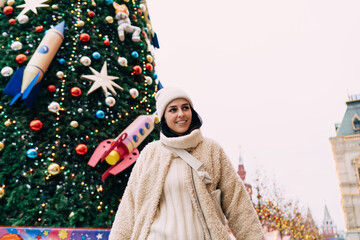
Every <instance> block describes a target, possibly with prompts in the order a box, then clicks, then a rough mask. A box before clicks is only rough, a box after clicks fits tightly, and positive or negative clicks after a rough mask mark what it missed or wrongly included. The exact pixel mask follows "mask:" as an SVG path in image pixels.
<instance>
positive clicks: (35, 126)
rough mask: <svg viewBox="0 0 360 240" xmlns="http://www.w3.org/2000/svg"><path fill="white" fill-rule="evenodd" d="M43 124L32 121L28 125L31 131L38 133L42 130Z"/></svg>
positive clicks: (38, 121)
mask: <svg viewBox="0 0 360 240" xmlns="http://www.w3.org/2000/svg"><path fill="white" fill-rule="evenodd" d="M42 126H43V124H42V122H41V121H40V120H32V121H31V123H30V128H31V130H34V131H39V130H40V129H41V128H42Z"/></svg>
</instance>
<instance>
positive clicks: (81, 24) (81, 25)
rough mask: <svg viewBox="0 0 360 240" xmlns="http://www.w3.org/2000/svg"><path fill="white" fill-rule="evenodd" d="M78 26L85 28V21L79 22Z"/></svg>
mask: <svg viewBox="0 0 360 240" xmlns="http://www.w3.org/2000/svg"><path fill="white" fill-rule="evenodd" d="M76 25H77V26H78V27H83V26H84V25H85V23H84V21H83V20H79V21H77V22H76Z"/></svg>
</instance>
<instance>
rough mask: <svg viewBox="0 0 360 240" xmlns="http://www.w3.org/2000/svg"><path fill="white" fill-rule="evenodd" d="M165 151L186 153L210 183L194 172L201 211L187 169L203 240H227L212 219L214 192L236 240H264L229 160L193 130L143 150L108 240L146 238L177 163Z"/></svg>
mask: <svg viewBox="0 0 360 240" xmlns="http://www.w3.org/2000/svg"><path fill="white" fill-rule="evenodd" d="M165 145H167V146H170V147H174V148H182V149H186V150H188V151H189V152H190V153H191V154H192V155H193V156H194V157H196V158H197V159H198V160H200V161H201V162H202V163H204V167H205V170H206V171H207V172H208V173H209V175H210V177H211V178H212V180H213V181H212V183H210V184H206V185H205V184H204V183H203V182H202V181H201V180H200V178H199V177H198V176H197V175H196V173H195V172H194V173H195V174H194V181H195V184H196V189H197V193H198V197H199V201H200V205H201V208H200V207H199V205H198V203H197V200H196V195H195V194H196V193H195V191H194V188H193V185H192V177H191V168H190V167H189V168H188V170H187V173H186V176H187V177H186V180H185V182H186V185H187V188H188V191H189V193H190V196H191V199H192V203H193V206H194V207H195V211H196V212H197V213H198V215H199V218H200V219H201V221H202V225H203V226H204V232H205V233H206V237H205V239H206V240H208V239H212V240H221V239H230V237H229V235H228V232H227V230H226V228H225V226H224V225H223V224H222V223H221V221H220V220H219V218H218V216H217V214H216V211H215V207H214V203H213V200H212V198H211V195H210V193H211V192H213V191H215V190H216V189H220V190H221V206H222V209H223V212H224V214H225V216H226V218H227V220H228V225H229V227H230V229H231V231H232V232H233V234H234V235H235V237H236V239H237V240H264V239H265V238H264V235H263V232H262V228H261V225H260V223H259V220H258V216H257V215H256V212H255V209H254V207H253V205H252V203H251V201H250V198H249V196H248V193H247V191H246V189H245V187H244V185H243V183H242V181H241V179H240V178H239V176H238V175H237V174H236V172H235V170H234V168H233V166H232V164H231V162H230V161H229V159H228V157H227V156H226V154H225V153H224V151H223V149H222V148H221V147H220V146H219V145H218V144H217V143H215V142H214V141H212V140H210V139H207V138H204V137H203V136H202V134H201V132H200V130H199V129H197V130H194V131H192V132H191V133H190V134H189V135H186V136H181V137H175V138H167V137H166V136H164V135H163V134H161V136H160V140H159V141H155V142H152V143H149V144H148V145H147V146H146V147H145V148H144V149H143V150H142V152H141V154H140V156H139V158H138V160H137V162H136V164H135V166H134V169H133V171H132V173H131V176H130V179H129V182H128V185H127V187H126V190H125V193H124V196H123V198H122V201H121V203H120V205H119V209H118V211H117V213H116V216H115V220H114V223H113V226H112V229H111V232H110V236H109V240H125V239H131V240H140V239H141V240H142V239H144V240H145V239H146V238H147V236H148V234H149V231H150V227H151V224H152V222H153V220H154V218H155V213H156V210H157V207H158V204H159V201H160V197H161V193H162V189H163V186H164V182H165V177H166V174H167V172H168V170H169V166H170V164H171V160H172V159H174V158H176V157H177V156H175V155H174V154H173V153H172V152H171V151H170V150H169V149H168V148H166V146H165ZM202 212H203V213H202ZM202 214H203V215H204V217H205V222H204V217H202ZM209 232H210V234H209Z"/></svg>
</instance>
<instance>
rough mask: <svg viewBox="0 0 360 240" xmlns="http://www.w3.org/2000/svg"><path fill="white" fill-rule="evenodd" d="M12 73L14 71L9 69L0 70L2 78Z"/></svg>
mask: <svg viewBox="0 0 360 240" xmlns="http://www.w3.org/2000/svg"><path fill="white" fill-rule="evenodd" d="M13 73H14V70H13V69H12V68H11V67H3V69H1V75H2V76H4V77H8V76H10V75H12V74H13Z"/></svg>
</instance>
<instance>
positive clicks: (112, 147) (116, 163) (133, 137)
mask: <svg viewBox="0 0 360 240" xmlns="http://www.w3.org/2000/svg"><path fill="white" fill-rule="evenodd" d="M158 122H159V119H158V118H157V116H153V115H140V116H139V117H137V118H136V119H135V120H134V121H133V122H132V123H131V124H130V125H129V126H128V127H127V128H126V129H125V130H124V131H123V132H122V133H120V134H119V136H117V137H116V138H115V139H106V140H104V141H102V142H101V143H100V144H99V146H97V148H96V149H95V151H94V153H93V154H92V156H91V158H90V160H89V162H88V165H90V166H91V167H95V166H96V164H97V163H98V162H99V161H101V162H103V161H104V160H106V162H107V163H109V164H110V165H113V166H111V167H110V168H109V169H108V170H106V172H105V173H104V174H103V175H102V177H101V180H102V181H105V179H106V178H107V177H108V176H109V175H110V174H112V175H116V174H118V173H120V172H122V171H124V170H125V169H126V168H128V167H129V166H131V165H132V164H133V163H134V162H135V161H136V160H137V158H138V157H139V150H138V149H137V147H138V146H139V145H140V143H141V142H142V141H144V139H145V138H146V137H147V136H148V135H149V134H150V133H151V131H152V130H153V129H154V125H155V124H154V123H158Z"/></svg>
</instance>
